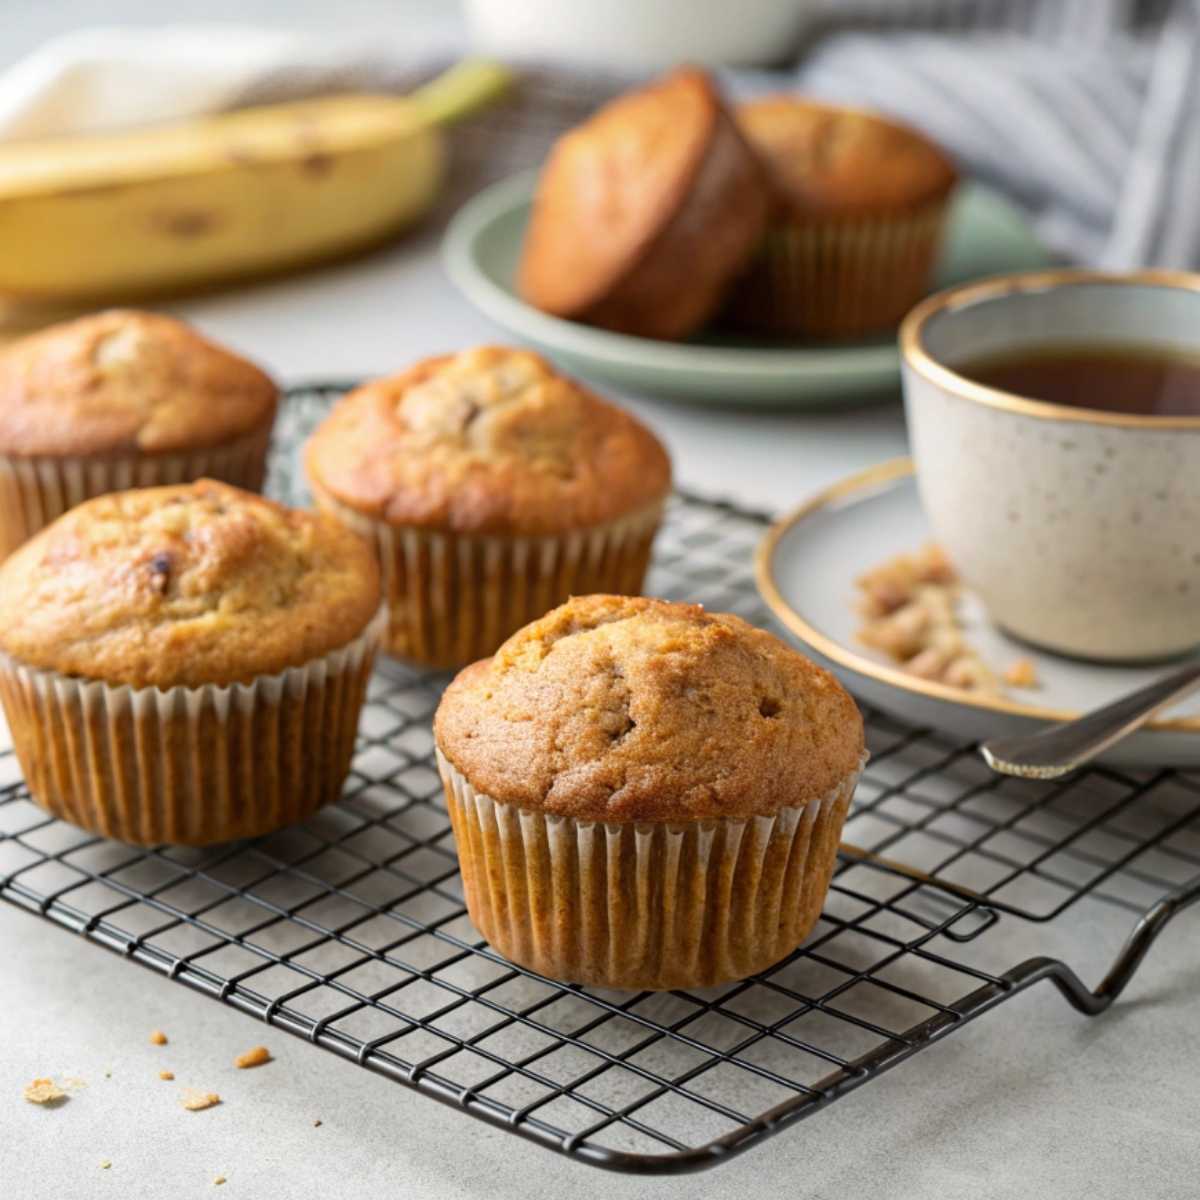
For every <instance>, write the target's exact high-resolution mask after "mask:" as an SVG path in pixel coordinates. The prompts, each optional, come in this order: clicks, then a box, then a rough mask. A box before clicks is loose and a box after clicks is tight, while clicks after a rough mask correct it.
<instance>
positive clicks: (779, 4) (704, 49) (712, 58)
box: [465, 0, 807, 69]
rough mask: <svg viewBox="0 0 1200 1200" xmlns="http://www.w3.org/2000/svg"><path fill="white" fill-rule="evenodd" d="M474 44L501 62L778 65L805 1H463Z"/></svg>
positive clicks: (639, 66)
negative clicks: (503, 60)
mask: <svg viewBox="0 0 1200 1200" xmlns="http://www.w3.org/2000/svg"><path fill="white" fill-rule="evenodd" d="M465 5H466V15H467V23H468V27H469V28H470V31H471V37H472V40H473V42H474V44H475V47H476V48H477V49H478V50H479V51H481V52H482V53H486V54H493V55H496V56H498V57H501V58H510V59H513V58H515V59H522V58H525V59H530V58H550V59H558V60H562V61H567V62H576V63H586V64H589V65H593V66H610V67H617V66H619V67H632V68H639V69H652V68H660V67H668V66H672V65H674V64H675V63H679V62H698V63H709V64H713V65H717V64H728V65H731V66H751V65H762V64H765V63H772V62H777V61H778V60H779V59H780V58H781V57H782V56H784V55H786V54H787V52H788V50H789V49H790V48H791V46H792V44H793V41H794V39H795V35H796V33H797V31H798V30H799V28H800V26H801V23H802V21H803V19H804V9H805V7H807V6H806V4H805V3H804V0H791V3H789V2H788V0H738V3H736V4H735V3H730V0H465Z"/></svg>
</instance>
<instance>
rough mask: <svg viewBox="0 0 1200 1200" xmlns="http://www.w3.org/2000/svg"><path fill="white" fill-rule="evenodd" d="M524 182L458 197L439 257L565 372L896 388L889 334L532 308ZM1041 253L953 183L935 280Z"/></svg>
mask: <svg viewBox="0 0 1200 1200" xmlns="http://www.w3.org/2000/svg"><path fill="white" fill-rule="evenodd" d="M535 181H536V175H535V174H534V173H532V172H530V173H527V174H524V175H520V176H518V177H516V178H514V179H508V180H505V181H504V182H502V183H497V184H494V185H493V186H491V187H489V188H487V189H486V190H485V191H483V192H481V193H480V194H479V195H478V196H476V197H474V198H473V199H472V200H470V201H468V203H466V204H465V205H464V206H463V207H462V208H461V209H460V210H459V211H458V213H457V214H456V215H455V217H454V219H453V221H451V223H450V227H449V229H448V230H447V232H446V237H445V241H444V243H443V246H442V252H443V261H444V263H445V266H446V271H447V273H448V274H449V276H450V278H451V279H452V280H453V281H454V283H455V285H456V286H457V287H458V288H459V290H460V291H461V292H462V293H463V295H464V296H466V297H467V299H468V300H470V301H471V303H472V304H474V305H475V307H476V308H478V309H479V310H480V311H481V312H482V313H484V315H485V316H488V317H490V318H491V319H492V320H493V321H495V322H496V324H498V325H500V326H501V327H502V328H503V329H505V330H506V331H507V332H508V333H510V334H512V335H514V336H515V337H517V338H519V339H521V340H522V341H525V342H528V343H530V344H532V345H534V346H536V347H537V348H538V349H540V350H543V351H545V352H546V353H547V354H550V355H553V357H554V358H555V359H557V360H558V362H559V363H560V364H562V365H563V366H564V367H566V368H567V369H569V370H572V371H575V372H577V373H578V374H580V375H584V376H587V377H589V378H591V379H594V380H597V381H599V382H603V383H607V384H611V385H612V386H613V387H616V388H619V389H622V390H624V391H628V392H631V393H636V394H640V395H650V396H661V397H664V398H666V399H673V400H682V401H689V402H692V403H699V404H732V405H740V404H747V405H780V406H784V407H788V408H797V409H801V408H817V407H827V406H830V405H835V404H839V403H847V402H853V401H854V400H864V399H872V398H878V397H879V396H880V395H881V394H886V393H890V392H893V391H894V390H895V389H896V388H897V387H898V386H899V382H900V357H899V353H898V351H897V349H896V339H895V337H894V336H893V335H891V334H888V335H885V336H881V337H877V338H872V339H870V340H868V341H860V342H839V343H836V344H834V343H824V344H821V343H815V342H814V343H808V344H805V343H800V342H796V343H788V344H786V345H781V344H780V343H778V342H776V343H764V342H753V343H751V342H747V341H745V340H740V339H735V338H728V337H721V336H719V335H716V334H711V333H704V334H701V335H699V336H698V337H697V338H695V339H693V340H692V341H689V342H656V341H652V340H651V339H649V338H638V337H628V336H626V335H625V334H620V333H609V332H608V331H607V330H604V329H593V328H591V327H590V326H588V325H579V324H576V323H575V322H574V321H564V320H561V319H560V318H558V317H551V316H548V315H547V314H546V313H543V312H539V311H538V310H537V309H535V308H531V307H530V306H529V305H528V304H526V303H525V302H524V301H523V300H522V299H521V298H520V297H519V296H518V295H517V293H516V290H515V288H514V285H513V279H514V276H515V273H516V265H517V259H518V257H519V255H520V252H521V242H522V239H523V238H524V235H525V226H526V223H527V222H528V219H529V209H530V203H531V200H532V196H533V188H534V183H535ZM1049 261H1050V258H1049V255H1048V254H1047V252H1046V251H1045V250H1043V249H1042V247H1041V246H1040V245H1039V244H1038V242H1037V240H1036V239H1035V238H1034V236H1033V233H1032V231H1031V230H1030V228H1029V225H1028V223H1027V222H1026V221H1025V218H1024V217H1023V216H1022V215H1021V214H1020V213H1019V212H1018V211H1017V210H1016V209H1015V208H1014V207H1013V205H1012V204H1010V203H1009V202H1008V201H1007V200H1006V199H1004V197H1002V196H1001V195H999V194H998V193H997V192H994V191H992V190H991V189H989V188H985V187H982V186H981V185H979V184H966V185H964V186H963V187H961V188H960V189H959V192H958V195H957V197H956V199H955V202H954V207H953V211H952V214H951V218H950V230H949V236H948V238H947V244H946V246H945V250H944V252H943V255H942V260H941V262H940V264H939V266H938V270H937V285H938V287H945V286H948V285H949V284H952V283H961V282H962V281H964V280H967V279H977V278H979V277H981V276H984V275H995V274H998V273H1000V272H1003V271H1020V270H1026V269H1028V268H1030V267H1039V266H1044V265H1045V264H1046V263H1047V262H1049Z"/></svg>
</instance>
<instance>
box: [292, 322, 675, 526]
mask: <svg viewBox="0 0 1200 1200" xmlns="http://www.w3.org/2000/svg"><path fill="white" fill-rule="evenodd" d="M305 462H306V466H307V470H308V476H309V479H310V480H311V481H312V482H313V484H314V485H315V486H316V488H317V489H318V490H323V491H324V492H326V493H328V494H329V495H331V496H332V497H333V498H334V499H335V500H338V501H340V502H341V503H342V504H344V505H347V506H349V507H350V508H353V509H356V510H357V511H359V512H363V513H366V514H368V515H369V516H372V517H375V518H377V519H380V520H383V521H386V522H390V523H392V524H395V525H404V526H415V527H418V528H423V529H432V530H439V531H442V532H446V533H476V534H499V535H542V534H556V533H562V532H565V531H568V530H573V529H583V528H588V527H591V526H594V525H598V524H602V523H604V522H607V521H611V520H615V519H617V518H619V517H622V516H625V515H627V514H630V513H634V512H638V511H640V510H642V509H645V508H647V507H648V506H649V505H651V504H655V503H657V502H659V501H661V500H662V499H663V497H664V496H665V495H666V493H667V491H668V489H669V488H670V485H671V465H670V460H669V459H668V458H667V453H666V451H665V450H664V449H663V447H662V444H661V443H660V442H659V440H658V439H657V438H656V437H655V436H654V434H652V433H651V432H650V431H649V430H648V429H647V428H646V427H645V426H644V425H642V424H641V422H639V421H638V420H636V419H635V418H634V417H633V416H631V415H630V414H629V413H627V412H625V411H624V410H623V409H620V408H617V407H615V406H614V405H612V404H608V403H606V402H605V401H603V400H601V399H600V398H599V397H598V396H596V395H594V394H593V393H592V392H590V391H588V390H587V389H586V388H583V387H581V386H580V385H579V384H577V383H576V382H574V380H571V379H568V378H567V377H565V376H563V375H559V374H558V373H557V372H556V371H555V370H554V369H553V367H551V366H550V364H549V363H548V362H546V360H545V359H544V358H542V357H540V356H539V355H537V354H533V353H531V352H529V351H524V350H508V349H505V348H503V347H496V346H485V347H481V348H479V349H475V350H464V351H463V352H462V353H460V354H457V355H444V356H442V357H439V358H430V359H426V360H425V361H424V362H420V363H417V364H416V366H414V367H411V368H410V369H409V370H407V371H405V372H403V373H402V374H400V375H393V376H391V377H390V378H387V379H380V380H377V381H375V382H374V383H369V384H367V385H366V386H365V387H362V388H359V389H358V390H357V391H355V392H352V393H351V394H350V395H348V396H346V397H344V398H343V399H342V400H341V401H340V402H339V403H338V405H337V406H336V407H335V408H334V410H333V412H332V413H331V414H330V415H329V417H328V418H327V419H326V420H325V421H324V422H323V424H322V425H321V426H320V428H319V429H318V430H317V431H316V433H315V434H314V435H313V437H312V439H311V440H310V442H309V444H308V448H307V451H306V454H305Z"/></svg>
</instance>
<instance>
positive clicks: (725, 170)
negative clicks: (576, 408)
mask: <svg viewBox="0 0 1200 1200" xmlns="http://www.w3.org/2000/svg"><path fill="white" fill-rule="evenodd" d="M954 182H955V172H954V169H953V167H952V166H951V164H950V162H949V160H948V159H947V158H946V156H945V155H944V154H943V153H942V151H941V150H939V149H938V148H937V147H936V146H935V145H934V144H933V143H932V142H930V141H929V140H928V139H927V138H925V137H923V136H922V135H921V134H919V133H917V132H916V131H915V130H912V129H909V128H907V127H905V126H902V125H900V124H898V123H896V122H894V121H890V120H887V119H885V118H884V117H882V116H879V115H877V114H874V113H865V112H859V111H857V110H852V109H844V108H835V107H832V106H830V105H825V104H820V103H817V102H815V101H811V100H807V99H804V98H802V97H794V96H776V97H771V98H769V99H766V100H759V101H754V102H751V103H748V104H743V105H741V106H740V107H738V108H737V109H736V110H732V111H731V110H730V109H729V108H728V107H727V106H726V104H725V103H724V101H723V100H722V98H721V95H720V93H719V92H718V91H717V88H716V86H715V85H714V83H713V81H712V80H711V79H710V78H709V76H708V75H706V74H705V73H704V72H703V71H700V70H697V69H696V68H694V67H685V68H681V69H680V70H677V71H675V72H673V73H671V74H670V75H668V76H666V77H665V78H663V79H661V80H656V81H654V82H652V83H650V84H649V85H647V86H646V87H643V88H638V89H634V90H633V91H630V92H627V93H626V94H624V95H622V96H620V97H618V98H617V99H616V100H614V101H612V102H611V103H610V104H607V105H605V106H604V107H603V108H601V109H600V111H599V112H597V113H596V114H595V115H594V116H592V117H591V118H590V119H589V120H587V121H585V122H584V123H583V124H582V125H580V126H578V127H577V128H575V129H573V130H571V131H570V132H568V133H567V134H566V135H565V136H564V137H562V138H561V139H560V140H559V142H558V143H557V144H556V145H555V147H554V149H553V151H552V153H551V154H550V156H549V158H548V159H547V161H546V165H545V167H544V168H543V170H542V173H541V178H540V180H539V182H538V188H537V194H536V196H535V198H534V205H533V213H532V215H531V217H530V222H529V229H528V232H527V234H526V238H525V245H524V248H523V251H522V257H521V263H520V269H519V272H518V282H519V286H520V291H521V294H522V295H523V296H524V297H525V299H526V300H528V301H529V303H530V304H532V305H534V306H535V307H536V308H539V309H542V310H543V311H544V312H548V313H551V314H553V315H554V316H559V317H565V318H567V319H569V320H573V321H582V322H585V323H587V324H590V325H598V326H601V327H603V328H606V329H611V330H614V331H617V332H620V333H629V334H636V335H638V336H640V337H648V338H683V337H687V336H689V335H691V334H693V333H695V332H696V331H697V330H698V329H700V328H702V327H703V326H704V325H705V324H706V323H707V322H708V321H709V320H710V319H712V318H714V317H716V318H717V319H718V320H719V321H722V322H724V323H725V324H727V325H732V326H735V327H737V328H739V329H742V330H748V331H751V332H755V333H760V334H765V335H768V336H806V337H825V338H834V337H851V336H857V335H861V334H864V333H871V332H875V331H878V330H880V329H883V328H886V327H887V326H889V325H894V324H895V323H896V322H897V321H898V320H899V319H900V317H901V316H903V314H904V312H905V311H906V310H907V309H908V308H909V307H910V306H911V305H912V304H913V303H914V302H915V301H916V300H917V299H918V298H919V297H920V296H921V295H922V294H924V292H925V291H926V290H927V289H928V286H929V282H930V276H931V273H932V269H933V265H934V259H935V256H936V251H937V248H938V244H939V241H940V238H941V233H942V229H943V226H944V224H945V216H946V212H947V209H948V202H949V198H950V194H951V191H952V189H953V186H954Z"/></svg>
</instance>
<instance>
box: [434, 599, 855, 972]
mask: <svg viewBox="0 0 1200 1200" xmlns="http://www.w3.org/2000/svg"><path fill="white" fill-rule="evenodd" d="M434 733H435V736H436V740H437V747H438V763H439V767H440V770H441V773H442V778H443V781H444V783H445V786H446V793H447V804H448V806H449V809H450V816H451V819H452V822H453V825H454V836H455V841H456V843H457V846H458V854H459V861H460V863H461V866H462V876H463V887H464V890H465V894H466V901H467V908H468V911H469V912H470V915H471V919H472V921H473V922H474V923H475V925H476V927H477V928H478V929H479V931H480V932H481V933H482V934H483V935H484V937H486V938H487V939H488V941H489V942H490V943H491V944H492V945H493V946H494V947H495V948H496V949H497V950H498V951H499V952H500V953H501V954H503V955H505V956H506V957H508V958H510V959H512V961H514V962H516V963H520V964H521V965H522V966H525V967H529V968H531V969H532V970H535V971H538V972H540V973H542V974H544V975H548V976H550V977H552V978H556V979H565V980H570V981H575V982H580V983H590V984H597V985H602V986H608V987H622V988H676V987H703V986H708V985H710V984H716V983H721V982H723V981H725V980H730V979H739V978H742V977H744V976H746V975H750V974H753V973H754V972H756V971H761V970H763V969H765V968H766V967H769V966H770V965H771V964H773V963H775V962H778V961H779V960H780V959H782V958H784V957H785V956H786V955H788V954H790V953H791V952H792V951H793V950H794V949H795V948H796V947H797V946H798V945H799V944H800V942H801V941H802V940H803V939H804V938H805V936H806V935H807V934H808V932H809V931H810V930H811V929H812V927H813V925H814V924H815V922H816V920H817V918H818V916H819V915H820V912H821V908H822V905H823V903H824V900H825V895H826V892H827V890H828V887H829V881H830V878H831V876H832V873H833V868H834V863H835V859H836V855H837V847H838V840H839V837H840V834H841V829H842V824H843V822H844V820H845V816H846V812H847V809H848V807H849V804H850V798H851V795H852V793H853V791H854V786H855V783H856V782H857V780H858V776H859V772H860V771H861V769H862V764H863V759H864V751H863V725H862V719H861V717H860V716H859V714H858V710H857V709H856V708H855V706H854V702H853V701H852V700H851V699H850V697H849V696H848V695H847V694H846V692H845V691H844V690H843V688H842V687H841V685H840V684H839V683H838V682H837V681H836V680H835V679H834V678H833V676H832V675H830V674H829V673H828V672H826V671H823V670H821V669H820V668H819V667H817V666H815V665H814V664H813V663H811V662H809V661H808V659H806V658H804V657H803V655H800V654H798V653H796V652H795V651H794V650H791V649H790V648H789V647H787V646H785V645H784V644H783V643H782V642H781V641H779V640H778V639H777V638H775V637H773V636H772V635H771V634H768V633H765V632H764V631H762V630H759V629H755V628H754V627H752V626H750V625H748V624H746V622H744V621H742V620H741V619H740V618H738V617H734V616H727V615H724V614H720V613H706V612H705V611H704V610H703V609H702V608H700V607H698V606H695V605H685V604H669V603H666V602H664V601H661V600H648V599H642V598H629V597H620V596H585V597H582V598H578V599H574V600H571V601H569V602H568V603H567V604H564V605H562V606H561V607H560V608H557V609H555V610H554V611H553V612H551V613H549V614H548V615H547V616H545V617H544V618H542V619H541V620H540V621H535V622H534V623H533V624H532V625H530V626H528V627H527V628H525V629H522V630H521V631H520V632H519V633H517V634H515V635H514V636H513V637H511V638H510V639H509V640H508V641H507V642H505V644H504V645H503V646H502V647H501V648H500V650H499V651H498V652H497V654H496V655H495V657H494V658H491V659H487V660H484V661H482V662H478V663H475V664H474V665H472V666H470V667H468V668H467V669H466V670H464V671H462V672H461V673H460V674H459V675H458V677H457V678H456V679H455V680H454V682H453V683H452V684H451V685H450V687H449V688H448V689H447V691H446V693H445V695H444V696H443V698H442V702H441V705H440V706H439V708H438V711H437V716H436V718H435V721H434Z"/></svg>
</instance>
